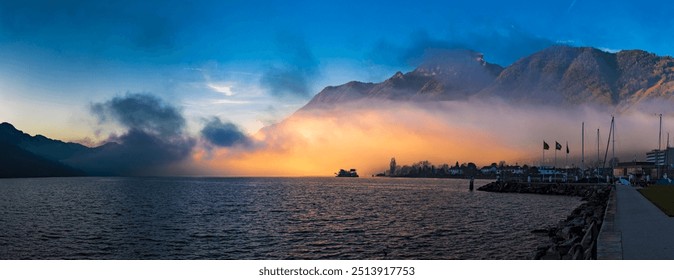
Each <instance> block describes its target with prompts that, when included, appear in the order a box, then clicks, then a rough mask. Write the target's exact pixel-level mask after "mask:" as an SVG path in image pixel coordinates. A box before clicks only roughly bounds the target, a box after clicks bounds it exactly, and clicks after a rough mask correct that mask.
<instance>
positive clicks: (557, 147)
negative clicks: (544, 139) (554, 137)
mask: <svg viewBox="0 0 674 280" xmlns="http://www.w3.org/2000/svg"><path fill="white" fill-rule="evenodd" d="M561 149H562V144H559V142H557V141H555V150H561Z"/></svg>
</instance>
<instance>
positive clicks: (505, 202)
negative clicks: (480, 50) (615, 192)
mask: <svg viewBox="0 0 674 280" xmlns="http://www.w3.org/2000/svg"><path fill="white" fill-rule="evenodd" d="M487 182H488V181H479V180H476V184H475V185H476V187H478V186H481V185H482V184H486V183H487ZM580 203H581V202H580V200H579V199H578V198H573V197H563V196H543V195H531V194H501V193H486V192H479V191H474V192H470V191H469V190H468V181H467V180H454V179H405V178H41V179H0V258H2V259H526V258H529V257H531V255H532V253H533V252H534V251H535V248H536V246H538V245H541V244H543V243H544V242H545V241H546V240H547V237H546V236H539V235H535V234H532V233H531V231H532V230H534V229H539V228H544V227H547V226H551V225H554V224H555V223H556V222H558V221H559V220H561V219H564V218H565V217H566V216H567V215H568V214H570V213H571V211H572V210H573V209H574V208H575V207H577V206H578V205H580Z"/></svg>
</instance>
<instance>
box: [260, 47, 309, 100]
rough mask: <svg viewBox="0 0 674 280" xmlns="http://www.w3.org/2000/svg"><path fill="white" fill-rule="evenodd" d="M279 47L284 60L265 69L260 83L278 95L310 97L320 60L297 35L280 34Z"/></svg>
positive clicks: (274, 94)
mask: <svg viewBox="0 0 674 280" xmlns="http://www.w3.org/2000/svg"><path fill="white" fill-rule="evenodd" d="M277 47H278V51H279V55H280V56H281V57H282V58H283V62H282V63H281V64H280V65H275V66H271V67H270V68H269V69H268V70H267V71H265V72H264V73H263V74H262V77H261V78H260V83H261V84H262V86H264V87H265V88H267V89H268V90H269V92H270V93H271V94H272V95H273V96H276V97H280V98H282V97H296V98H297V97H299V98H307V97H309V96H310V94H311V87H310V85H311V80H312V79H313V78H315V77H316V76H317V75H318V74H319V71H318V60H317V59H316V57H315V56H314V55H313V53H312V52H311V50H310V49H309V46H307V44H306V42H305V41H304V39H302V38H300V37H297V36H292V35H283V36H279V37H278V38H277Z"/></svg>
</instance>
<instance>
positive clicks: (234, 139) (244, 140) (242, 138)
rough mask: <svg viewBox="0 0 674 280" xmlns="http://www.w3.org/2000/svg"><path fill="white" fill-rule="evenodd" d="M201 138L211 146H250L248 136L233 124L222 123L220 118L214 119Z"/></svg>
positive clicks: (207, 125)
mask: <svg viewBox="0 0 674 280" xmlns="http://www.w3.org/2000/svg"><path fill="white" fill-rule="evenodd" d="M201 137H203V139H205V140H206V141H208V142H209V143H210V144H213V145H215V146H219V147H231V146H234V145H237V144H242V145H245V144H248V143H249V142H250V140H249V139H248V136H246V134H244V133H243V131H241V129H239V127H237V126H236V125H235V124H233V123H231V122H222V120H220V118H217V117H213V118H212V119H210V120H209V121H208V123H206V126H204V128H203V129H202V130H201Z"/></svg>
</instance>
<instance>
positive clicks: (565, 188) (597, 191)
mask: <svg viewBox="0 0 674 280" xmlns="http://www.w3.org/2000/svg"><path fill="white" fill-rule="evenodd" d="M477 190H478V191H486V192H500V193H533V194H544V195H564V196H576V197H581V198H582V200H583V201H585V202H584V203H583V204H581V205H580V206H578V207H576V209H574V210H573V211H572V212H571V214H569V215H568V216H567V218H566V219H564V220H563V221H561V222H559V223H557V224H556V225H554V226H551V227H550V228H547V229H539V230H534V231H532V234H547V235H548V237H549V241H548V244H546V245H542V246H539V247H538V248H537V249H536V252H535V255H534V257H533V259H535V260H596V259H597V243H598V242H597V241H598V237H599V232H600V231H601V230H602V225H603V224H604V216H605V213H606V209H607V204H608V202H609V197H610V195H611V193H612V190H613V188H612V186H611V185H606V184H602V185H598V184H587V183H581V184H578V183H522V182H492V183H489V184H486V185H484V186H482V187H479V188H478V189H477Z"/></svg>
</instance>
